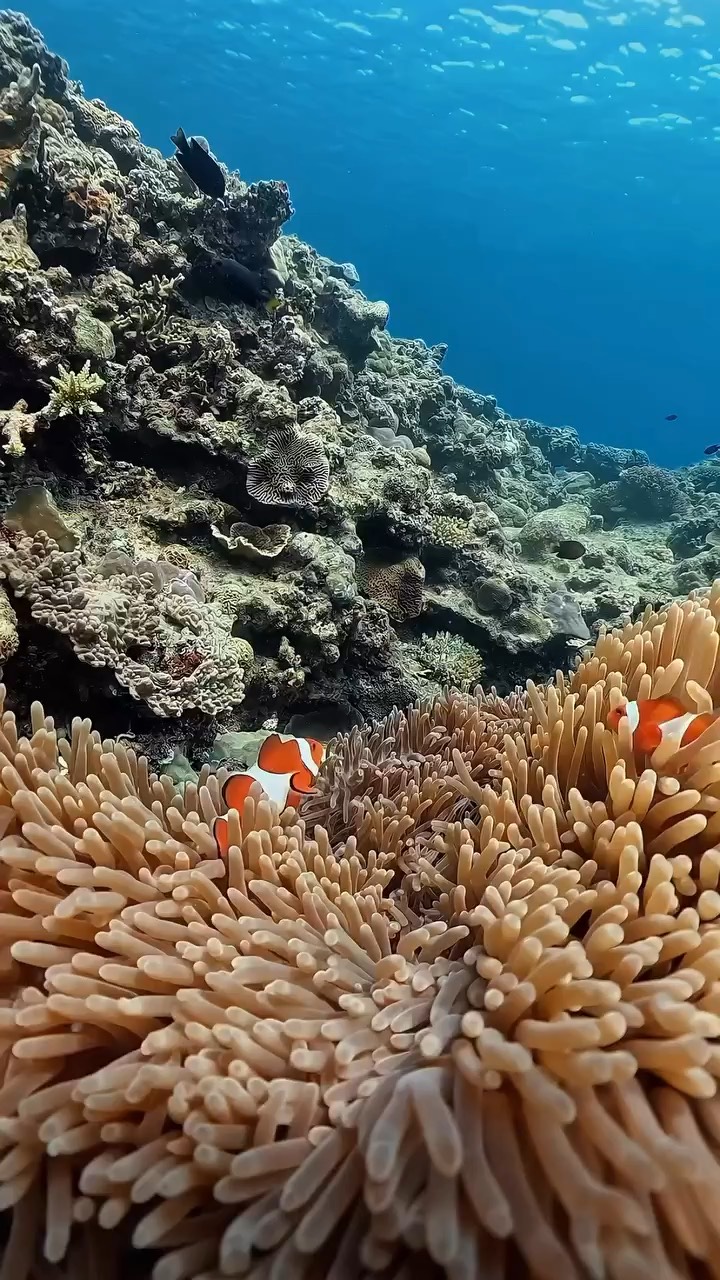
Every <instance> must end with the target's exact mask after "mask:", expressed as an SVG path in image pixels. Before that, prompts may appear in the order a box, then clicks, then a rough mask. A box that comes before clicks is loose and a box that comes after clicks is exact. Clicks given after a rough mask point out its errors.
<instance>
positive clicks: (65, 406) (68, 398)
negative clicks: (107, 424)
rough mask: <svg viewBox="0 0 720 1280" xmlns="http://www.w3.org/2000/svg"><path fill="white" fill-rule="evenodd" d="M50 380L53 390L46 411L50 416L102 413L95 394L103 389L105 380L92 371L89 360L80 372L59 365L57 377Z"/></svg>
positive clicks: (78, 415) (77, 415) (62, 416)
mask: <svg viewBox="0 0 720 1280" xmlns="http://www.w3.org/2000/svg"><path fill="white" fill-rule="evenodd" d="M50 381H51V382H52V384H53V390H52V393H51V395H50V399H49V401H48V404H47V408H46V411H45V412H46V413H47V415H48V417H50V418H64V417H65V416H66V415H69V414H73V415H74V416H76V417H82V416H83V414H86V413H102V411H103V409H102V405H99V404H97V402H96V401H95V400H94V399H93V396H95V395H97V393H98V391H102V389H103V387H104V386H105V380H104V379H103V378H101V377H100V375H99V374H97V373H91V372H90V361H89V360H86V361H85V364H84V365H83V367H82V369H81V370H80V372H79V373H73V371H72V369H70V370H68V369H65V368H64V367H63V366H62V365H59V366H58V374H57V377H55V378H51V379H50Z"/></svg>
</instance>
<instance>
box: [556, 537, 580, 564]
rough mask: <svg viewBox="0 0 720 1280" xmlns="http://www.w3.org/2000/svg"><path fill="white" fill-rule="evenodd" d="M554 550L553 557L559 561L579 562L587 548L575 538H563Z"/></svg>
mask: <svg viewBox="0 0 720 1280" xmlns="http://www.w3.org/2000/svg"><path fill="white" fill-rule="evenodd" d="M554 550H555V555H556V556H559V557H560V559H561V560H579V559H580V558H581V557H582V556H584V555H585V552H586V551H587V547H586V546H585V544H584V542H579V541H578V540H577V538H564V539H563V541H562V542H558V544H557V546H556V547H555V549H554Z"/></svg>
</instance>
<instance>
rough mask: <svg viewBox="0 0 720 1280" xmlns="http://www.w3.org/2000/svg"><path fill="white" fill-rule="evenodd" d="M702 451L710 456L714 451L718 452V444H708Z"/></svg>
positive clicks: (719, 447)
mask: <svg viewBox="0 0 720 1280" xmlns="http://www.w3.org/2000/svg"><path fill="white" fill-rule="evenodd" d="M703 452H704V453H706V454H707V455H708V457H712V455H713V454H714V453H720V444H709V445H708V447H707V449H704V450H703Z"/></svg>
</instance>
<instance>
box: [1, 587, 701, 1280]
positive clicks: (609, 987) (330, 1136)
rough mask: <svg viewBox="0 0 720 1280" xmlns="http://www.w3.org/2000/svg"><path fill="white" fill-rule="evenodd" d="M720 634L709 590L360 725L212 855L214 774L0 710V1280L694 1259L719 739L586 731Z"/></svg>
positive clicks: (576, 1278)
mask: <svg viewBox="0 0 720 1280" xmlns="http://www.w3.org/2000/svg"><path fill="white" fill-rule="evenodd" d="M719 636H720V589H719V590H716V591H714V592H713V594H712V595H711V596H710V597H709V598H708V599H704V600H693V601H689V602H686V603H685V604H684V605H681V606H672V607H671V608H670V609H668V610H667V611H666V612H665V613H662V614H659V615H646V617H645V618H643V619H642V620H641V622H639V623H637V624H635V625H634V626H632V627H628V628H627V629H626V630H625V631H624V632H619V633H615V634H613V635H608V636H604V637H603V638H602V639H601V640H600V642H599V644H598V646H597V648H596V650H595V652H594V654H593V655H592V656H590V657H589V658H588V659H587V660H586V661H585V662H583V663H582V664H581V665H580V666H578V668H577V670H576V671H575V673H574V674H573V675H572V676H571V677H570V678H567V677H561V676H558V678H557V680H556V681H555V683H554V684H553V685H552V686H550V687H549V688H544V689H541V688H535V687H532V688H531V689H530V691H529V697H528V701H527V702H525V700H524V699H522V698H519V697H518V698H516V699H514V700H512V701H511V702H510V703H508V704H505V705H504V706H503V704H501V703H500V702H499V701H498V700H496V699H493V697H492V695H491V696H489V697H487V698H486V697H485V695H478V696H477V697H475V698H470V697H467V696H461V697H458V698H456V699H455V700H454V701H451V700H450V699H449V698H447V699H445V700H438V701H437V702H436V703H433V704H427V705H425V706H423V707H421V708H418V709H416V710H415V711H414V712H412V713H410V715H409V716H401V715H399V714H397V715H396V716H394V717H392V718H391V720H390V721H389V722H388V724H386V725H385V726H384V727H379V728H377V729H376V730H375V731H374V733H372V734H370V733H366V734H354V735H351V737H350V738H349V739H346V740H344V741H343V742H341V743H340V744H339V745H338V747H337V748H336V750H335V751H334V752H333V753H332V755H331V761H330V766H329V771H328V774H327V775H326V784H324V789H323V790H322V792H321V797H320V799H319V800H318V799H317V798H316V800H315V801H313V804H312V805H311V804H310V803H308V804H307V806H306V809H305V810H304V811H303V814H302V815H300V816H299V815H298V814H297V813H296V812H295V811H293V810H288V811H286V812H285V813H284V814H282V815H280V816H278V815H277V814H276V813H274V812H273V811H272V809H271V808H270V806H269V805H268V804H267V803H266V802H265V801H263V800H262V799H259V798H253V797H251V798H250V799H248V800H247V801H246V803H245V806H244V809H243V812H242V813H241V814H235V813H232V812H231V814H230V815H229V824H230V830H231V840H232V848H231V850H230V853H229V857H228V861H227V863H224V862H223V861H221V860H220V859H218V858H217V857H216V850H215V847H214V844H213V840H212V836H211V823H212V820H213V818H214V816H215V815H216V814H217V813H218V812H219V811H220V809H221V807H222V806H221V799H220V783H221V781H222V779H221V778H217V777H211V776H207V775H206V774H203V775H202V776H201V778H200V781H199V783H198V784H197V785H196V786H195V785H191V786H188V787H187V788H186V790H185V794H184V797H183V798H182V799H181V798H180V797H179V795H178V794H177V793H176V792H175V791H174V790H173V787H172V785H171V783H170V782H169V780H167V779H165V780H161V779H157V778H154V777H152V776H151V775H149V774H148V771H147V767H146V765H145V764H144V762H142V761H141V760H138V759H136V757H135V756H134V754H133V753H132V752H131V751H129V750H127V749H125V748H124V747H122V746H120V745H117V744H113V743H110V742H101V740H100V739H99V737H98V736H97V735H96V734H93V733H92V732H91V729H90V726H89V724H88V723H87V722H79V721H78V722H76V723H75V725H74V726H73V732H72V738H71V740H70V741H67V742H65V741H60V742H58V740H57V737H56V734H55V731H54V728H53V726H52V723H51V722H50V721H49V720H46V719H45V718H44V717H43V714H42V712H41V710H40V709H39V708H38V707H35V708H34V711H33V734H32V737H31V738H30V740H28V741H26V740H23V739H19V738H18V736H17V730H16V727H15V723H14V720H13V717H12V716H11V715H10V714H9V713H7V712H6V713H5V714H4V715H3V717H2V721H1V722H0V830H2V832H3V837H2V839H1V840H0V897H1V898H2V905H1V908H0V972H1V973H2V984H3V987H2V990H3V998H2V1003H1V1005H0V1026H1V1028H2V1043H1V1044H0V1205H2V1206H4V1207H5V1208H7V1209H10V1210H11V1211H12V1225H11V1228H10V1231H9V1235H8V1237H7V1244H6V1246H5V1258H4V1263H3V1270H2V1271H1V1272H0V1274H2V1276H3V1280H5V1277H6V1276H7V1277H12V1280H16V1278H17V1280H27V1277H28V1276H29V1275H32V1276H33V1280H41V1277H42V1278H43V1280H44V1278H45V1277H49V1276H52V1277H53V1278H54V1277H55V1275H57V1276H58V1277H60V1276H62V1277H64V1276H66V1275H68V1276H73V1278H74V1277H75V1276H76V1275H77V1276H81V1277H82V1280H86V1276H87V1277H89V1276H90V1275H97V1274H100V1273H101V1272H100V1268H101V1267H102V1268H103V1271H104V1270H106V1269H107V1268H108V1267H110V1266H111V1265H112V1264H113V1263H114V1264H115V1265H116V1266H117V1267H118V1269H119V1271H120V1273H121V1274H122V1273H124V1274H126V1275H130V1274H132V1275H133V1276H149V1275H152V1276H153V1278H154V1280H221V1278H224V1277H246V1278H247V1280H285V1278H286V1277H287V1278H288V1280H372V1278H373V1277H380V1278H381V1280H407V1277H412V1280H485V1278H486V1277H498V1280H515V1277H522V1276H530V1277H537V1278H539V1280H586V1278H587V1277H603V1278H604V1277H607V1278H608V1280H640V1278H641V1277H642V1278H644V1277H646V1276H647V1275H653V1276H654V1277H657V1278H658V1280H690V1278H691V1277H708V1278H709V1277H715V1276H717V1275H718V1257H720V1216H719V1215H718V1213H717V1204H718V1199H717V1196H718V1187H719V1186H720V1101H719V1100H718V1097H717V1081H718V1077H719V1076H720V926H719V925H718V914H719V912H720V894H719V893H718V887H717V882H718V874H719V871H720V855H719V854H718V851H717V843H718V842H717V830H716V828H717V825H718V813H719V812H720V729H719V728H718V727H717V726H715V725H713V726H712V727H711V728H710V729H708V730H707V731H706V733H705V734H704V735H703V737H701V738H700V739H699V740H698V741H697V743H695V744H693V746H692V748H684V749H683V750H682V751H680V752H676V753H675V754H674V755H672V754H670V753H668V752H667V751H665V752H664V753H656V756H655V757H653V759H652V760H643V759H636V758H635V755H634V753H633V750H632V744H631V742H630V739H629V736H628V731H627V729H626V728H625V727H622V728H621V731H620V734H619V736H616V735H615V734H613V733H611V732H610V731H609V730H608V729H606V727H605V720H606V712H607V711H608V710H609V709H610V708H611V707H612V706H613V705H614V704H615V703H616V702H617V700H618V699H620V698H621V696H623V695H625V696H627V695H630V696H631V697H634V696H639V697H641V698H642V697H647V696H649V695H651V694H653V695H655V694H658V693H663V692H669V691H672V693H673V694H674V695H676V696H679V697H682V698H683V699H685V700H686V702H687V705H688V707H689V708H690V709H692V708H693V707H696V708H700V709H704V708H706V707H708V706H709V705H710V704H711V702H714V701H715V700H716V699H717V695H718V684H719V683H720V663H719V662H718V647H719ZM502 725H505V727H506V729H507V734H506V737H505V740H504V743H501V742H500V740H499V732H500V726H502ZM494 730H497V731H498V732H497V733H496V732H495V731H494ZM403 778H404V781H403ZM328 779H329V782H328V781H327V780H328ZM418 788H419V791H420V793H421V794H418ZM404 790H405V792H406V793H407V794H408V795H410V794H411V793H412V795H413V797H414V798H413V799H412V801H408V802H405V800H404V799H403V795H404ZM345 791H347V792H348V793H349V795H350V799H349V802H348V803H347V804H345V800H344V792H345ZM323 813H324V816H325V818H326V820H327V822H328V825H329V827H330V832H331V833H330V834H329V833H328V831H327V830H325V828H324V827H322V826H320V825H319V823H317V819H319V818H321V817H323ZM373 815H375V816H373ZM378 815H379V816H378ZM311 822H314V823H316V825H313V827H312V832H311V827H310V823H311ZM408 822H409V825H408ZM393 823H394V824H395V825H394V827H393ZM413 831H414V832H415V833H416V834H417V836H418V838H417V842H416V846H415V852H414V855H413V856H412V857H410V856H409V853H408V842H409V841H411V839H412V835H411V834H410V835H409V834H408V833H409V832H413ZM420 833H421V834H420ZM398 850H401V853H400V855H399V854H398ZM405 867H407V869H405ZM104 1240H106V1241H108V1242H109V1243H108V1244H103V1241H104ZM36 1242H37V1243H36ZM36 1249H37V1253H35V1250H36ZM82 1250H84V1251H85V1252H84V1253H83V1254H82V1258H81V1251H82ZM93 1250H96V1252H95V1253H93ZM128 1250H133V1251H135V1252H134V1253H133V1256H132V1257H129V1255H128V1252H127V1251H128ZM43 1258H44V1259H45V1261H42V1259H43ZM88 1258H90V1259H91V1261H90V1262H88ZM34 1266H37V1268H38V1269H37V1271H35V1272H34V1273H33V1271H32V1268H33V1267H34ZM55 1266H57V1267H58V1271H57V1272H55V1271H54V1270H53V1268H54V1267H55ZM93 1267H94V1268H95V1269H94V1270H93ZM68 1268H69V1269H68Z"/></svg>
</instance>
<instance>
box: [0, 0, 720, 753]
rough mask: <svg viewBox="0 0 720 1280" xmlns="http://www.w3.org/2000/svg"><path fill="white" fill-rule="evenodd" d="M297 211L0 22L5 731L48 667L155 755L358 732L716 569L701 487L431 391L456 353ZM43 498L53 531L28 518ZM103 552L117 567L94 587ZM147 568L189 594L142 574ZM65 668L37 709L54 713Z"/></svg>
mask: <svg viewBox="0 0 720 1280" xmlns="http://www.w3.org/2000/svg"><path fill="white" fill-rule="evenodd" d="M174 124H175V122H174V121H173V122H172V125H173V126H174ZM168 132H170V130H168ZM291 214H292V205H291V202H290V196H289V192H288V190H287V187H286V186H285V184H284V183H283V182H282V181H264V182H257V183H252V184H248V183H246V182H244V181H242V180H241V178H240V177H239V176H238V175H237V174H236V173H227V175H226V178H225V198H224V202H222V203H221V202H218V201H213V200H209V199H207V198H206V197H204V196H203V195H202V194H201V193H198V191H197V189H196V188H195V186H194V184H193V183H192V182H191V181H190V180H189V178H188V177H187V174H185V173H184V171H183V170H182V168H181V167H180V166H179V165H178V164H177V163H176V161H175V159H174V158H173V157H172V156H170V157H168V158H166V157H163V156H162V155H161V154H160V153H159V152H157V151H156V150H154V149H152V148H150V147H147V146H145V145H144V144H143V142H142V139H141V138H140V136H139V134H138V131H137V130H136V129H135V127H134V126H133V125H132V124H131V123H130V122H128V121H126V120H124V119H123V118H122V117H121V116H120V115H118V114H117V113H116V112H115V111H113V110H112V109H111V108H110V107H108V106H106V105H105V103H103V102H102V101H100V100H98V99H94V100H92V101H89V100H88V99H86V98H85V97H84V96H83V93H82V90H81V88H80V86H79V85H78V84H76V83H74V82H73V81H72V80H71V79H70V78H69V76H68V70H67V67H66V66H65V64H64V63H63V61H62V59H61V58H59V57H57V56H56V55H54V54H52V53H50V52H49V51H48V50H47V49H46V47H45V45H44V43H43V40H42V38H41V36H40V35H39V33H38V32H37V31H35V30H34V28H33V27H32V26H31V25H30V23H29V22H28V21H27V19H26V18H24V17H23V16H22V15H20V14H17V13H13V12H10V11H6V12H4V13H3V14H2V15H1V16H0V454H1V458H0V461H2V464H3V465H2V470H1V471H0V504H1V505H0V511H4V512H5V513H6V519H5V522H4V525H3V526H1V527H0V543H1V545H0V559H1V561H2V566H3V573H4V576H5V582H6V585H7V588H8V590H9V592H10V596H11V599H12V601H13V602H14V603H15V604H16V605H17V628H18V635H19V644H18V646H17V653H16V655H15V657H14V658H13V659H12V662H13V666H12V668H11V669H10V674H12V675H13V680H12V681H11V685H12V688H13V691H14V693H13V696H15V697H16V698H17V699H18V702H17V705H18V708H19V709H20V707H21V706H22V705H23V692H22V691H23V690H24V689H26V692H25V694H24V705H25V710H26V712H27V709H28V706H29V701H30V698H31V696H34V695H35V693H37V688H35V689H34V691H33V692H32V694H31V691H30V685H29V683H28V677H29V674H30V668H31V667H32V668H33V672H32V673H33V676H34V677H36V678H37V676H38V674H40V675H42V671H43V670H45V666H44V664H40V669H39V672H38V666H37V663H36V662H35V655H36V654H37V652H38V651H41V650H43V647H45V651H46V652H49V651H50V649H51V648H52V650H53V652H54V653H55V654H56V658H57V662H62V661H63V660H67V662H69V663H70V664H71V665H70V666H68V668H67V670H68V672H73V674H74V678H75V680H76V681H77V683H78V685H79V686H82V687H83V688H85V687H87V690H88V697H89V698H91V699H92V701H93V704H94V707H95V709H96V713H97V705H98V699H104V711H103V724H104V725H107V727H108V729H113V730H115V731H120V730H121V729H122V730H123V731H125V730H126V729H128V730H129V731H131V732H140V733H141V734H144V735H145V741H146V742H149V741H150V739H151V738H152V734H153V733H157V732H160V729H159V727H158V725H157V724H153V719H155V720H157V719H158V718H161V719H162V718H166V719H167V718H175V717H178V716H179V717H180V718H181V719H182V721H183V728H182V729H181V730H180V732H181V736H182V734H183V733H184V732H185V726H186V724H187V723H188V722H187V716H188V715H197V714H199V715H204V716H206V717H210V716H212V715H214V714H215V715H216V714H220V715H221V716H222V719H223V723H222V725H220V726H219V727H220V728H225V729H231V730H245V729H252V728H255V727H256V726H257V724H258V723H261V722H263V721H264V720H266V719H268V718H269V717H271V716H274V717H277V719H278V722H279V723H280V724H285V723H287V722H289V721H290V720H291V719H292V718H293V717H296V716H304V715H306V714H308V715H310V714H312V708H313V706H314V705H316V704H320V703H323V704H334V705H336V706H338V707H340V706H342V707H345V708H349V709H350V710H349V714H350V715H351V722H354V718H355V717H363V716H374V715H383V714H386V713H387V712H388V711H389V709H390V708H391V707H392V706H393V705H402V704H403V703H405V702H407V701H408V700H410V699H412V697H413V696H416V695H418V694H419V693H420V692H421V691H424V690H425V689H427V687H428V681H431V682H432V681H433V680H434V681H436V682H438V683H440V682H441V681H442V680H443V679H445V678H447V679H448V680H451V681H456V682H459V683H460V684H462V685H465V684H467V682H468V681H469V680H472V679H475V678H477V676H476V673H479V672H480V671H481V670H482V671H483V673H484V678H486V679H488V680H490V681H493V682H496V683H497V684H498V685H499V686H500V687H502V688H503V689H505V690H507V689H508V688H511V687H512V686H513V685H514V683H515V682H516V681H517V680H518V679H522V678H524V677H525V676H526V675H527V674H528V673H530V672H535V673H536V672H538V671H541V672H545V673H548V674H549V673H550V672H551V671H552V670H554V669H555V667H556V666H557V664H558V662H561V661H562V660H563V658H565V657H567V656H568V647H569V646H572V644H573V643H575V644H577V643H583V642H585V641H587V640H588V638H590V637H591V636H592V635H593V634H594V633H595V632H596V630H597V627H598V625H599V624H601V623H607V624H614V623H617V622H618V621H619V620H620V618H621V617H622V616H623V615H627V614H629V613H631V611H632V610H633V609H635V608H636V607H638V605H640V606H642V605H644V604H645V603H647V602H651V601H654V600H659V599H667V598H670V597H671V596H673V595H674V594H677V593H678V592H682V591H685V590H689V589H692V588H694V587H702V586H704V585H706V584H707V583H708V581H710V580H711V579H712V577H713V576H714V574H715V573H716V572H718V570H719V569H720V549H718V547H717V546H715V545H712V544H711V543H710V542H708V541H707V538H708V536H709V535H711V534H712V531H713V529H715V528H716V527H717V525H718V523H720V508H719V509H718V520H716V519H715V516H712V517H711V518H710V519H709V521H704V520H703V521H702V522H701V525H702V527H701V526H700V525H698V524H697V520H698V517H697V514H696V511H695V508H694V506H693V495H694V494H696V493H701V494H702V495H703V502H704V509H707V510H708V512H710V510H711V508H712V510H714V506H713V504H714V502H715V498H716V496H717V497H718V498H719V500H720V480H719V479H718V477H720V469H719V468H718V467H717V465H716V464H715V463H712V462H710V461H708V462H707V463H706V464H703V465H702V466H699V467H697V468H691V469H689V470H688V471H686V472H682V473H670V472H666V471H663V470H662V469H661V468H658V467H654V466H652V465H651V464H650V462H649V460H648V458H647V457H646V456H645V455H644V454H642V453H639V452H637V451H631V450H622V449H612V448H609V447H607V446H601V445H593V444H583V443H582V442H581V441H580V439H579V437H578V436H577V434H576V433H575V432H574V431H572V430H571V429H570V428H568V427H554V428H551V427H545V426H543V425H542V424H539V423H536V422H532V421H530V420H516V419H513V418H512V417H511V416H510V415H508V414H507V413H505V412H503V411H502V410H501V409H500V408H499V406H498V405H497V403H496V402H495V400H494V399H493V398H492V397H491V396H486V395H481V394H480V393H478V392H475V391H472V390H470V389H468V388H466V387H462V386H459V385H458V384H457V383H455V382H454V381H453V379H452V378H450V377H449V376H448V375H447V374H445V373H444V371H443V359H444V356H445V347H443V346H435V347H428V346H426V345H425V344H424V343H423V342H421V341H415V340H398V339H396V338H394V337H393V336H392V335H391V334H390V333H389V332H388V328H387V324H388V308H387V306H386V304H385V303H383V302H374V301H372V300H369V299H367V298H366V297H364V295H363V294H362V293H361V292H360V290H359V288H358V277H357V273H356V272H355V270H354V268H353V267H352V266H351V265H350V264H347V263H344V264H336V263H333V262H331V261H330V260H329V259H327V258H325V257H322V256H321V255H319V254H318V253H316V252H315V251H314V250H313V249H312V248H311V247H310V246H308V245H306V244H304V243H303V242H302V241H300V240H299V239H298V238H297V237H296V236H294V235H292V234H288V232H287V227H286V224H287V222H288V219H289V218H290V216H291ZM270 299H272V305H267V304H268V301H269V300H270ZM41 491H43V492H46V493H47V494H48V495H49V496H48V500H47V501H46V502H45V504H44V506H43V507H42V511H40V508H39V506H38V504H37V502H36V501H35V500H33V501H29V500H28V499H27V497H26V496H24V495H27V494H28V493H34V494H36V495H37V494H38V493H40V492H41ZM18 502H19V503H20V506H21V507H22V508H23V511H24V514H23V518H22V519H21V520H20V524H19V525H18V523H17V520H16V518H15V516H14V515H10V514H8V513H12V512H15V510H16V507H17V504H18ZM31 507H33V508H34V513H33V512H31V510H30V508H31ZM23 520H24V521H25V523H23ZM28 521H30V523H28ZM43 533H44V534H45V535H47V538H49V539H50V540H51V541H52V542H54V543H56V544H57V547H56V548H55V549H54V550H53V549H52V548H51V547H50V545H49V543H47V542H43V540H42V536H41V535H42V534H43ZM24 538H29V539H30V540H31V541H30V542H27V541H24V540H23V539H24ZM569 541H571V542H572V543H573V546H574V547H576V548H577V550H576V551H575V552H573V556H572V558H566V557H564V556H563V554H562V549H563V547H564V546H566V545H568V543H569ZM68 556H69V557H70V560H67V559H65V560H63V557H68ZM108 556H110V557H112V556H116V563H120V561H119V560H117V557H118V556H125V557H126V566H127V565H130V566H131V568H130V569H127V568H126V570H123V572H121V573H119V574H115V575H112V576H110V577H105V576H103V573H102V571H101V566H102V564H103V562H105V558H106V557H108ZM160 563H166V564H167V563H173V564H176V565H179V566H180V567H182V568H184V569H187V570H188V571H189V572H191V573H192V574H193V575H194V576H195V579H196V580H197V581H198V582H199V583H201V584H202V591H203V596H204V598H203V600H202V601H200V600H196V599H191V598H190V597H188V596H187V595H186V596H182V595H179V594H178V591H179V586H178V584H179V583H180V581H181V579H180V578H178V577H176V578H175V579H173V580H172V581H170V580H168V581H167V582H163V584H161V589H160V590H159V591H158V590H157V589H156V587H155V585H154V584H153V580H152V574H151V575H150V576H149V577H148V574H147V573H146V572H145V571H142V572H138V571H137V566H138V565H144V564H160ZM153 593H154V594H153ZM48 595H49V596H51V597H52V600H51V602H50V603H49V604H43V600H44V599H45V598H46V597H48ZM60 600H62V602H63V603H62V605H60V604H59V601H60ZM45 633H52V634H47V635H46V634H45ZM73 662H75V664H76V665H75V667H73V666H72V663H73ZM89 663H91V664H92V666H93V670H94V676H93V679H92V682H91V684H90V685H87V680H88V679H89V673H88V672H87V671H85V672H83V670H82V666H83V665H85V666H86V667H87V665H88V664H89ZM193 663H195V666H193ZM55 669H56V668H55V667H54V666H53V664H50V665H49V666H48V668H47V670H48V680H49V684H50V686H51V687H48V688H47V689H45V688H43V689H42V690H41V692H42V693H43V695H44V696H45V697H46V699H48V700H50V701H51V702H53V709H54V710H56V711H57V712H58V714H62V713H63V712H64V711H65V710H67V708H63V707H62V706H61V705H60V703H59V702H56V701H55V699H56V697H57V696H58V690H57V684H56V681H55V680H54V677H53V676H52V671H54V670H55ZM241 672H242V673H243V674H242V675H241ZM471 673H472V674H471ZM124 691H127V692H128V693H129V694H130V695H131V696H130V697H129V698H128V697H125V694H124ZM68 705H69V704H68ZM217 728H218V726H215V725H213V726H210V725H209V724H208V726H207V732H208V733H209V735H210V737H212V734H213V732H214V731H215V729H217ZM148 735H149V736H148ZM165 745H166V746H167V745H168V744H167V743H166V744H165ZM173 749H174V748H173ZM170 754H172V750H171V752H170Z"/></svg>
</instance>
